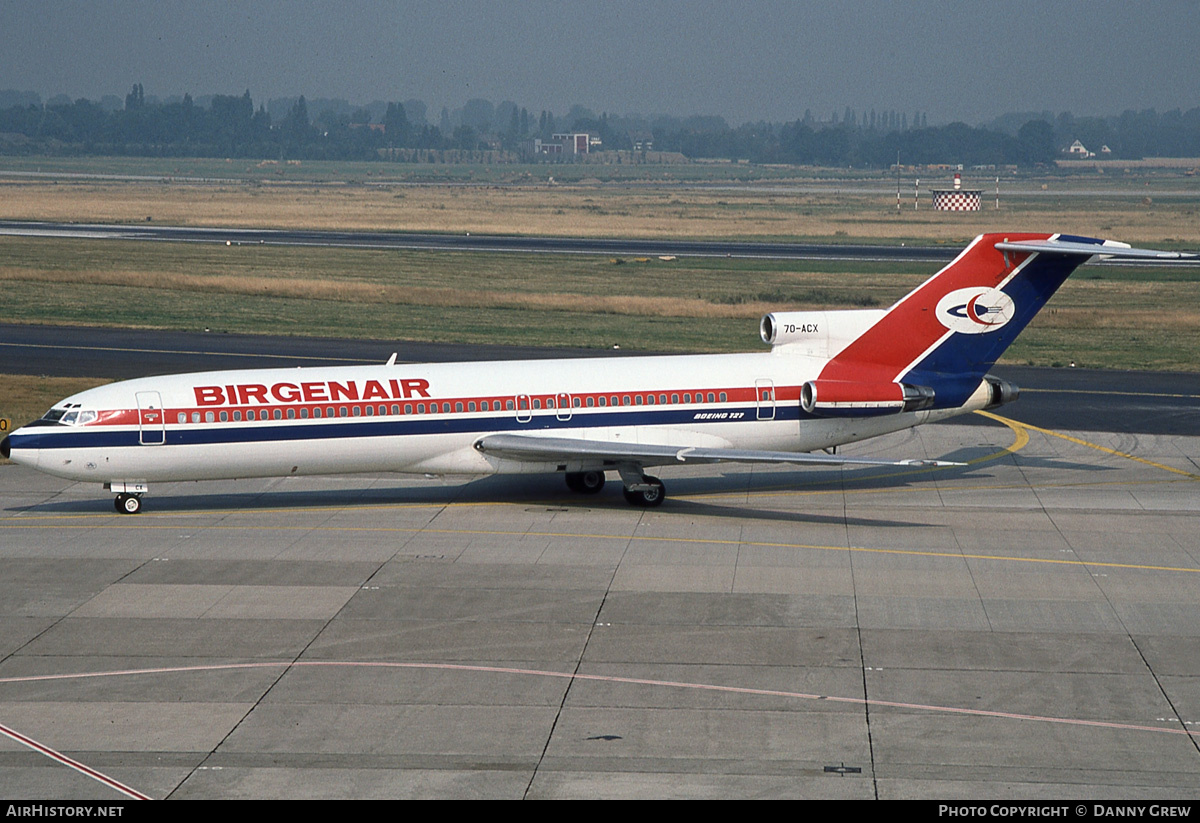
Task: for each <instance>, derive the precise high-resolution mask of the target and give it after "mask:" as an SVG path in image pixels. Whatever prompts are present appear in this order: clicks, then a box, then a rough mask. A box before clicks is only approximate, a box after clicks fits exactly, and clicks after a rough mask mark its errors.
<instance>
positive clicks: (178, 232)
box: [0, 220, 960, 262]
mask: <svg viewBox="0 0 1200 823" xmlns="http://www.w3.org/2000/svg"><path fill="white" fill-rule="evenodd" d="M3 235H10V236H16V237H67V238H80V239H88V240H100V239H117V240H152V241H160V242H162V241H166V242H173V243H183V242H186V243H225V244H231V245H251V244H253V245H260V244H261V245H273V246H343V247H346V248H356V249H409V250H412V249H418V250H426V251H471V252H518V253H522V254H608V255H612V254H616V255H621V254H624V255H631V256H650V257H654V256H659V255H686V256H689V257H758V258H772V259H780V260H863V261H865V260H889V261H892V262H949V261H950V260H953V259H954V257H955V255H957V254H958V252H959V251H960V249H958V248H954V247H941V246H882V245H880V246H875V245H850V244H846V245H842V244H826V243H759V242H734V241H701V240H671V239H666V240H637V239H625V238H590V237H534V236H521V235H486V234H471V233H470V232H467V233H465V234H421V233H414V232H372V231H361V232H360V231H353V232H352V231H318V230H297V229H286V230H285V229H230V228H208V227H199V226H196V227H193V226H157V225H151V224H136V225H134V224H127V225H114V224H108V223H95V224H84V223H49V222H36V221H20V220H0V236H3Z"/></svg>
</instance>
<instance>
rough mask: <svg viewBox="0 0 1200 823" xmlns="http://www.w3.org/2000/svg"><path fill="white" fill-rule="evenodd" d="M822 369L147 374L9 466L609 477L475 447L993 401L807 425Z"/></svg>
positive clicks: (796, 443)
mask: <svg viewBox="0 0 1200 823" xmlns="http://www.w3.org/2000/svg"><path fill="white" fill-rule="evenodd" d="M825 362H826V360H825V359H824V358H813V357H807V356H804V355H799V354H790V353H786V352H783V351H780V350H775V351H772V352H766V353H761V354H731V355H689V356H668V357H621V358H594V359H579V360H529V361H516V362H481V363H449V364H394V365H380V366H361V367H349V368H347V367H322V368H303V369H264V370H246V371H227V372H200V373H194V374H185V375H175V376H169V377H147V378H141V379H138V380H129V381H124V382H121V383H114V384H111V385H108V386H102V387H99V388H96V389H91V390H89V391H86V392H82V393H80V394H77V395H75V396H73V397H69V398H67V399H66V400H64V401H62V403H60V404H58V405H56V407H55V409H56V410H60V409H61V410H64V416H63V419H62V420H61V421H60V422H59V423H56V424H53V425H39V426H35V427H27V428H25V429H22V430H20V431H19V432H14V438H13V442H14V449H13V453H12V459H13V460H15V461H16V462H19V463H25V464H28V465H32V466H34V467H36V468H37V469H39V470H40V471H43V472H47V473H49V474H53V475H57V476H59V477H65V478H70V479H73V480H82V481H95V482H101V483H114V484H116V483H150V482H162V481H178V480H212V479H231V478H242V477H278V476H287V475H313V474H333V473H349V472H382V471H394V472H425V473H431V474H487V473H496V472H505V473H508V472H522V473H529V472H548V471H549V472H553V471H565V472H578V471H585V470H590V469H596V468H602V465H601V462H602V461H599V460H596V459H590V458H579V459H575V460H571V461H568V462H566V463H564V462H548V463H539V462H531V461H519V460H508V459H504V458H501V457H497V456H494V455H487V454H483V453H481V452H480V451H479V450H477V449H476V448H474V444H475V443H476V442H477V441H478V440H479V439H480V438H481V437H483V436H485V435H489V434H496V433H521V434H526V435H540V434H541V435H546V436H553V437H566V438H574V439H581V440H594V441H603V442H608V443H624V444H658V445H671V446H694V447H710V448H737V449H767V450H778V451H791V452H808V451H814V450H817V449H824V448H829V447H832V446H837V445H841V444H844V443H850V442H854V441H858V440H863V439H865V438H869V437H874V436H877V435H880V434H886V433H888V432H892V431H897V430H900V429H904V428H908V427H911V426H915V425H918V424H920V423H924V422H928V421H931V420H937V419H942V418H945V417H949V416H952V415H954V414H959V413H961V412H963V411H970V410H972V409H976V408H982V407H984V406H985V405H986V397H985V395H986V392H983V391H982V390H981V391H980V392H977V393H976V396H974V397H972V399H971V400H970V401H968V403H967V404H965V405H964V406H962V407H960V408H956V409H944V410H938V411H918V412H905V413H898V414H891V415H886V416H881V417H866V418H838V419H823V418H813V417H810V416H808V415H806V414H805V413H804V412H803V411H802V409H801V408H800V388H801V386H802V385H803V384H804V382H805V381H807V380H811V379H814V378H816V377H817V376H818V374H819V373H820V370H821V368H822V366H823V365H824V364H825ZM72 413H74V415H73V416H72ZM67 418H71V419H70V420H68V419H67ZM17 435H22V436H21V437H20V438H18V436H17ZM30 435H33V436H34V437H33V439H31V438H30ZM17 445H20V446H21V448H16V446H17ZM664 462H665V461H664Z"/></svg>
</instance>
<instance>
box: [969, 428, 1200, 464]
mask: <svg viewBox="0 0 1200 823" xmlns="http://www.w3.org/2000/svg"><path fill="white" fill-rule="evenodd" d="M976 414H981V415H983V416H984V417H990V418H991V419H993V420H998V421H999V422H1001V423H1003V424H1004V425H1006V426H1009V427H1019V428H1024V429H1030V430H1032V431H1035V432H1039V433H1040V434H1046V435H1049V436H1050V437H1059V438H1061V439H1063V440H1066V441H1068V442H1071V443H1075V444H1077V445H1080V446H1087V447H1088V448H1089V449H1095V450H1097V451H1102V452H1104V453H1105V454H1111V455H1113V456H1115V457H1124V458H1126V459H1127V460H1134V461H1136V462H1138V463H1144V464H1145V465H1147V466H1153V467H1154V468H1156V469H1162V470H1163V471H1168V472H1173V473H1174V474H1180V475H1183V476H1184V477H1186V478H1188V479H1189V480H1200V474H1194V473H1192V472H1189V471H1184V470H1183V469H1177V468H1174V467H1173V466H1167V465H1165V464H1163V463H1155V462H1154V461H1153V460H1147V459H1146V458H1144V457H1138V456H1137V455H1134V454H1130V453H1129V452H1123V451H1117V450H1116V449H1110V448H1108V446H1101V445H1100V444H1099V443H1092V442H1090V441H1088V440H1083V439H1081V438H1078V437H1072V436H1071V435H1069V434H1063V433H1062V432H1056V431H1053V430H1051V429H1043V428H1042V427H1041V426H1034V425H1033V424H1031V423H1021V422H1020V421H1017V420H1009V419H1008V418H1007V417H1001V416H1000V415H998V414H992V413H991V412H985V411H981V412H976Z"/></svg>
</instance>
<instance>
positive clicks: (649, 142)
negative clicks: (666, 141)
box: [629, 131, 654, 151]
mask: <svg viewBox="0 0 1200 823" xmlns="http://www.w3.org/2000/svg"><path fill="white" fill-rule="evenodd" d="M629 143H630V145H632V146H633V150H634V151H654V135H653V134H651V133H650V132H648V131H631V132H629Z"/></svg>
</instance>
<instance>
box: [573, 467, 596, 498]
mask: <svg viewBox="0 0 1200 823" xmlns="http://www.w3.org/2000/svg"><path fill="white" fill-rule="evenodd" d="M567 488H568V489H570V490H571V491H573V492H579V493H580V494H596V493H597V492H598V491H600V490H601V489H603V488H604V472H597V471H591V472H567Z"/></svg>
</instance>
